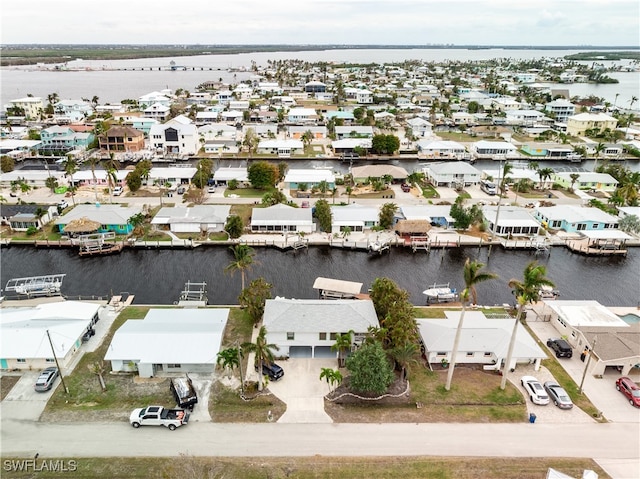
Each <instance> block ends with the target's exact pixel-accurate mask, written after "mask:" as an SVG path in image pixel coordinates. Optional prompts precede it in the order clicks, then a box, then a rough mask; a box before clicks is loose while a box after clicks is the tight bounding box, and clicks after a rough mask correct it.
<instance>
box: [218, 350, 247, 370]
mask: <svg viewBox="0 0 640 479" xmlns="http://www.w3.org/2000/svg"><path fill="white" fill-rule="evenodd" d="M241 354H242V350H241V349H240V348H227V349H223V350H222V351H220V352H218V355H217V359H216V364H217V365H218V366H221V367H222V368H223V369H225V370H226V371H228V372H229V376H231V372H232V371H233V369H234V368H237V367H240V355H241Z"/></svg>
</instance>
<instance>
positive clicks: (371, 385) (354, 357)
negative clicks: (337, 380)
mask: <svg viewBox="0 0 640 479" xmlns="http://www.w3.org/2000/svg"><path fill="white" fill-rule="evenodd" d="M346 366H347V369H348V370H349V372H350V373H351V376H350V381H349V385H350V387H351V389H352V390H354V391H355V392H357V393H364V394H384V393H385V392H386V391H387V389H388V388H389V385H390V384H391V383H392V382H393V368H392V367H391V364H389V360H388V359H387V355H386V354H385V352H384V350H383V349H382V346H381V344H380V343H378V342H373V343H369V344H363V345H362V346H361V347H360V348H359V349H358V350H357V351H355V352H354V353H353V354H351V356H349V357H348V358H347V361H346Z"/></svg>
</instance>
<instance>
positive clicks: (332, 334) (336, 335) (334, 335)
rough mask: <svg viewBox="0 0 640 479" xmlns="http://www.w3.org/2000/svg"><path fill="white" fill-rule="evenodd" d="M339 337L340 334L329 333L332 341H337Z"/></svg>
mask: <svg viewBox="0 0 640 479" xmlns="http://www.w3.org/2000/svg"><path fill="white" fill-rule="evenodd" d="M337 337H338V333H329V339H330V340H331V341H335V340H336V338H337Z"/></svg>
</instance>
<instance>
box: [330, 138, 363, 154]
mask: <svg viewBox="0 0 640 479" xmlns="http://www.w3.org/2000/svg"><path fill="white" fill-rule="evenodd" d="M371 141H372V140H371V138H345V139H343V140H335V141H332V142H331V148H333V151H334V152H335V153H336V154H340V153H351V152H353V150H354V149H355V148H363V149H365V150H369V149H371Z"/></svg>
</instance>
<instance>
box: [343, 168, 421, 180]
mask: <svg viewBox="0 0 640 479" xmlns="http://www.w3.org/2000/svg"><path fill="white" fill-rule="evenodd" d="M351 175H352V176H353V180H354V181H356V182H364V181H367V180H368V179H369V178H382V177H383V176H390V177H391V178H392V179H393V181H404V180H406V179H407V176H409V174H408V173H407V170H405V169H404V168H402V167H401V166H394V165H365V166H354V167H353V168H351Z"/></svg>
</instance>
